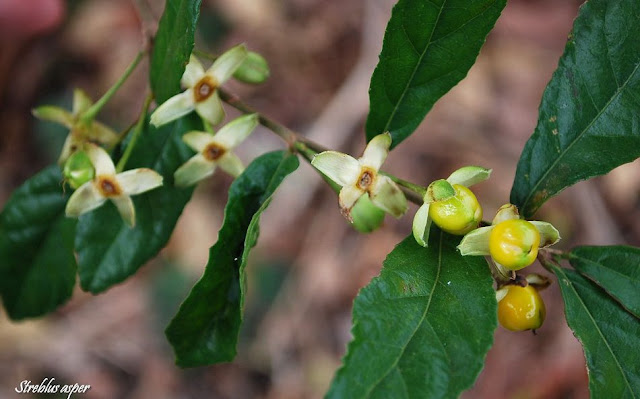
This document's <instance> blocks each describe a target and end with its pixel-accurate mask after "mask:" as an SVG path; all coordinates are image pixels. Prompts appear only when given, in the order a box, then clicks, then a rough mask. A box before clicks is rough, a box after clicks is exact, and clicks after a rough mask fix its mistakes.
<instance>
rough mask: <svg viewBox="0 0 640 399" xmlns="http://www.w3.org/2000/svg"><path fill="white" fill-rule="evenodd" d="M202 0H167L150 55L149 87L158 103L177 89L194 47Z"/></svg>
mask: <svg viewBox="0 0 640 399" xmlns="http://www.w3.org/2000/svg"><path fill="white" fill-rule="evenodd" d="M201 2H202V0H167V2H166V5H165V9H164V13H163V14H162V18H160V23H159V24H158V32H157V33H156V37H155V40H154V44H153V54H152V56H151V66H150V67H151V71H150V72H149V78H150V80H151V89H152V90H153V93H154V95H155V97H156V101H157V102H158V104H161V103H163V102H165V101H167V99H168V98H169V97H172V96H173V95H175V94H177V93H178V92H180V78H182V74H183V73H184V68H185V66H186V65H187V63H188V62H189V56H190V55H191V51H192V50H193V45H194V35H195V31H196V24H197V22H198V17H199V16H200V3H201Z"/></svg>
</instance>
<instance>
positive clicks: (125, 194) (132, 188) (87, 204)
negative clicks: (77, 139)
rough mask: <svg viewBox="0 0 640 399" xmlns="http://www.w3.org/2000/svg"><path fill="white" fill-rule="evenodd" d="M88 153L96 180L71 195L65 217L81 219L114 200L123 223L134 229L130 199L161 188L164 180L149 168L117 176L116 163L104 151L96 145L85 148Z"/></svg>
mask: <svg viewBox="0 0 640 399" xmlns="http://www.w3.org/2000/svg"><path fill="white" fill-rule="evenodd" d="M85 151H86V152H87V155H88V156H89V158H90V159H91V162H92V163H93V166H94V168H95V177H94V178H93V180H91V181H88V182H86V183H84V184H83V185H81V186H80V187H79V188H78V189H77V190H76V191H75V192H74V193H73V194H72V195H71V198H69V202H67V207H66V209H65V213H66V215H67V216H69V217H78V216H80V215H82V214H83V213H86V212H89V211H92V210H94V209H96V208H98V207H100V206H101V205H102V204H104V203H105V202H106V201H107V200H111V201H112V202H113V203H114V204H115V206H116V208H118V212H120V215H121V216H122V219H123V220H124V221H125V222H126V223H127V224H128V225H129V226H131V227H133V226H134V225H135V221H136V215H135V208H134V206H133V201H132V200H131V196H132V195H136V194H140V193H144V192H145V191H149V190H153V189H154V188H156V187H159V186H161V185H162V176H161V175H160V174H158V173H157V172H156V171H154V170H151V169H147V168H140V169H132V170H127V171H126V172H122V173H118V174H116V168H115V166H114V165H113V161H112V160H111V157H110V156H109V154H107V152H106V151H105V150H104V149H102V148H101V147H99V146H97V145H94V144H86V145H85Z"/></svg>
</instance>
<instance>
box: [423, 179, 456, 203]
mask: <svg viewBox="0 0 640 399" xmlns="http://www.w3.org/2000/svg"><path fill="white" fill-rule="evenodd" d="M455 195H456V190H455V189H454V188H453V186H452V185H451V183H449V182H448V181H446V180H445V179H440V180H436V181H434V182H433V183H431V184H429V187H427V193H426V194H425V195H424V202H425V203H428V204H430V203H432V202H436V201H444V200H446V199H449V198H451V197H453V196H455Z"/></svg>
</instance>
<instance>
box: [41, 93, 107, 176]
mask: <svg viewBox="0 0 640 399" xmlns="http://www.w3.org/2000/svg"><path fill="white" fill-rule="evenodd" d="M92 105H93V103H92V101H91V99H90V98H89V96H87V94H86V93H85V92H84V91H82V90H81V89H75V90H74V91H73V109H72V111H71V112H69V111H67V110H66V109H64V108H60V107H55V106H52V105H43V106H41V107H38V108H35V109H34V110H33V115H34V116H35V117H36V118H39V119H43V120H46V121H51V122H56V123H59V124H61V125H63V126H65V127H67V128H69V130H70V131H69V135H68V136H67V139H66V140H65V142H64V145H63V147H62V151H61V153H60V157H59V159H58V163H59V164H60V165H62V164H63V163H64V162H65V161H66V160H67V158H69V156H70V155H71V154H73V153H74V152H75V151H76V150H79V149H81V148H82V146H83V145H84V143H86V142H94V143H100V144H103V145H105V146H107V147H108V148H112V147H113V146H115V145H116V144H117V143H118V142H119V141H120V136H119V135H118V133H116V132H115V131H113V130H112V129H111V128H109V127H107V126H106V125H104V124H102V123H100V122H98V121H90V122H84V121H81V120H80V116H81V115H82V113H83V112H85V111H86V110H88V109H89V108H90V107H91V106H92Z"/></svg>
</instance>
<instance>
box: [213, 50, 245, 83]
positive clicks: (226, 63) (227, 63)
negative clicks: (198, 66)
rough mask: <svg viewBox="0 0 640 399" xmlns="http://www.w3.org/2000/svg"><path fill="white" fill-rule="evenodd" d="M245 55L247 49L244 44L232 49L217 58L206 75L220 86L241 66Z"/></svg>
mask: <svg viewBox="0 0 640 399" xmlns="http://www.w3.org/2000/svg"><path fill="white" fill-rule="evenodd" d="M247 54H248V51H247V47H246V46H245V45H244V44H239V45H237V46H235V47H232V48H230V49H229V50H227V51H225V52H224V53H223V54H222V55H221V56H220V57H218V59H216V60H215V61H214V62H213V65H211V67H210V68H209V70H208V71H207V72H206V73H207V75H210V76H212V77H214V78H215V80H216V82H217V83H218V84H219V85H221V84H222V83H224V82H226V81H227V79H229V78H230V77H231V75H233V73H234V72H235V71H236V69H238V68H239V67H240V65H242V63H243V62H244V60H245V58H247Z"/></svg>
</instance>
